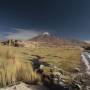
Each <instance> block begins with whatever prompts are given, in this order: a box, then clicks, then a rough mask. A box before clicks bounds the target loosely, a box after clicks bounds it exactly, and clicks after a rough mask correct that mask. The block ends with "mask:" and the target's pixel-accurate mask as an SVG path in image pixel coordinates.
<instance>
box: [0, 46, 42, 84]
mask: <svg viewBox="0 0 90 90" xmlns="http://www.w3.org/2000/svg"><path fill="white" fill-rule="evenodd" d="M19 56H20V55H19V53H18V52H16V51H15V49H13V47H10V46H9V47H8V46H0V86H6V85H10V84H14V83H16V82H17V81H23V82H26V83H34V82H36V81H37V80H39V79H40V77H39V75H37V74H36V72H34V71H33V69H32V66H31V63H25V62H24V61H23V60H21V59H20V58H19Z"/></svg>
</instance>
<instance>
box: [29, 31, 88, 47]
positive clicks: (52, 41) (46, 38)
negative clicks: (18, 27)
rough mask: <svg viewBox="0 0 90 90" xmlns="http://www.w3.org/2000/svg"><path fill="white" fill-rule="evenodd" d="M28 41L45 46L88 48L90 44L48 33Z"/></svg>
mask: <svg viewBox="0 0 90 90" xmlns="http://www.w3.org/2000/svg"><path fill="white" fill-rule="evenodd" d="M28 41H34V42H39V43H41V44H42V45H45V46H81V47H84V46H88V45H89V44H88V43H86V42H84V41H81V40H76V39H68V38H62V37H57V36H54V35H52V34H50V33H48V32H44V33H42V34H40V35H38V36H36V37H34V38H32V39H29V40H28Z"/></svg>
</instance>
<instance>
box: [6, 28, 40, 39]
mask: <svg viewBox="0 0 90 90" xmlns="http://www.w3.org/2000/svg"><path fill="white" fill-rule="evenodd" d="M12 31H14V32H9V33H8V35H7V36H6V37H5V38H7V39H23V40H26V39H30V38H32V37H35V36H37V35H38V34H40V32H39V31H35V30H29V29H21V28H12Z"/></svg>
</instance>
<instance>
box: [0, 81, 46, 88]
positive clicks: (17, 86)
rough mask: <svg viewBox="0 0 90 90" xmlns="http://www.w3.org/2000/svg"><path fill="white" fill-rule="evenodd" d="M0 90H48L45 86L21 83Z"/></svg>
mask: <svg viewBox="0 0 90 90" xmlns="http://www.w3.org/2000/svg"><path fill="white" fill-rule="evenodd" d="M0 90H47V88H45V87H44V86H40V85H31V86H30V85H27V84H25V83H22V82H21V83H20V84H18V85H14V86H11V87H6V88H1V89H0Z"/></svg>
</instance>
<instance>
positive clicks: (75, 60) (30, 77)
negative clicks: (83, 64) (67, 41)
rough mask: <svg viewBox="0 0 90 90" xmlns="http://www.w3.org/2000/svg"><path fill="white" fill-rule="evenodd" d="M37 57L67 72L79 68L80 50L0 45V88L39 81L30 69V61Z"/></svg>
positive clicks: (38, 77) (37, 76)
mask: <svg viewBox="0 0 90 90" xmlns="http://www.w3.org/2000/svg"><path fill="white" fill-rule="evenodd" d="M37 55H39V56H41V57H43V61H44V62H47V63H49V64H53V65H55V66H57V67H59V68H61V69H63V70H65V71H68V72H72V70H73V69H74V68H77V67H80V50H79V49H77V48H49V47H45V48H44V47H40V48H25V47H12V46H2V45H0V86H6V85H10V84H14V83H16V82H18V81H23V82H26V83H35V82H36V81H37V82H38V81H40V76H39V75H38V74H37V73H36V72H35V71H34V70H33V68H32V63H33V62H32V61H33V60H34V59H35V58H36V56H37Z"/></svg>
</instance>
